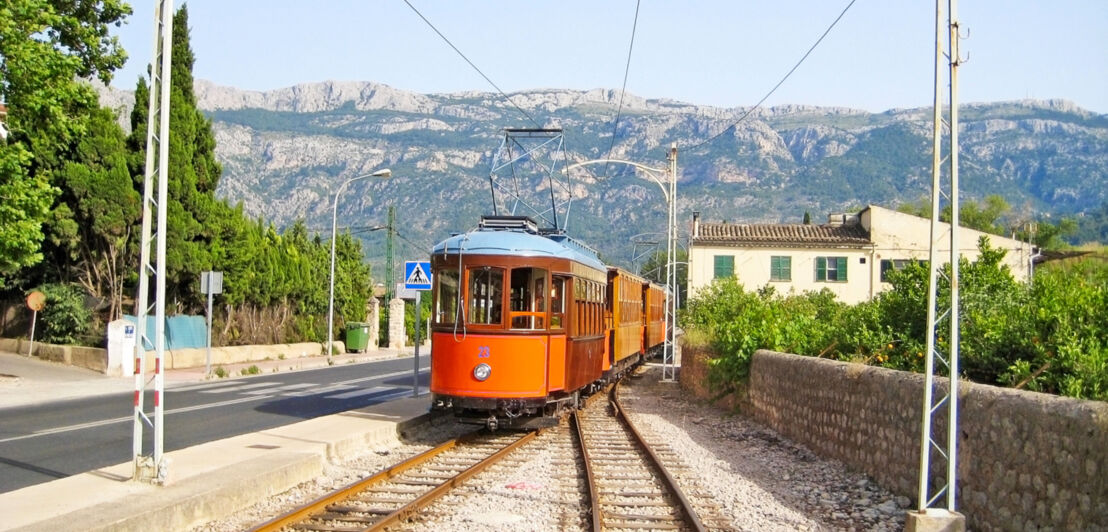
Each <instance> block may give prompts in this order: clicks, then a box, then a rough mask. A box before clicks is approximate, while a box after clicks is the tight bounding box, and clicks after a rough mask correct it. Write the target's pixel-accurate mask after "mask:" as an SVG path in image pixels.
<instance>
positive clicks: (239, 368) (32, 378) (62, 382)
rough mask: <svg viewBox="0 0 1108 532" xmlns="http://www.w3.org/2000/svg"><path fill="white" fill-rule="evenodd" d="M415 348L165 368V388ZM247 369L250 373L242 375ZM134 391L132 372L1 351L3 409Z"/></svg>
mask: <svg viewBox="0 0 1108 532" xmlns="http://www.w3.org/2000/svg"><path fill="white" fill-rule="evenodd" d="M413 350H414V348H413V347H405V348H404V349H399V350H398V349H387V348H378V349H376V350H366V351H365V352H364V353H346V354H342V355H334V356H332V357H331V359H330V360H328V359H327V357H325V356H312V357H300V358H290V359H285V360H258V361H253V362H244V363H240V364H227V365H221V366H212V372H213V375H212V376H211V377H210V379H208V378H205V375H204V367H203V366H200V367H194V368H183V369H171V370H167V371H166V372H165V388H166V390H172V389H173V387H174V386H179V385H182V384H185V383H196V382H201V381H205V380H219V379H220V377H218V376H216V375H214V373H217V372H218V370H219V369H220V368H222V369H223V371H225V372H226V375H227V376H226V377H224V378H239V377H243V376H247V375H250V374H256V375H268V374H271V373H278V372H284V371H296V370H302V369H312V368H321V367H325V366H328V365H341V364H354V363H358V362H371V361H374V360H386V359H390V358H408V357H411V356H412V353H413ZM430 352H431V349H430V348H429V347H427V346H420V348H419V356H420V358H422V357H426V356H430ZM253 366H256V367H257V368H258V372H257V373H251V372H252V370H251V369H250V368H251V367H253ZM244 370H245V371H246V372H247V373H243V372H244ZM146 378H147V380H149V383H148V384H147V385H146V389H148V390H152V389H153V388H154V382H153V378H154V375H153V373H150V372H147V374H146ZM134 390H135V377H134V376H133V375H129V376H126V377H108V376H105V375H103V374H100V373H97V372H94V371H92V370H88V369H84V368H78V367H73V366H67V365H65V364H59V363H57V362H50V361H47V360H42V359H39V358H37V357H28V356H26V355H20V354H17V353H12V352H10V351H0V408H7V407H12V406H25V405H31V404H40V403H45V402H49V401H57V400H62V399H74V398H79V397H88V396H95V395H105V394H111V393H123V392H133V391H134Z"/></svg>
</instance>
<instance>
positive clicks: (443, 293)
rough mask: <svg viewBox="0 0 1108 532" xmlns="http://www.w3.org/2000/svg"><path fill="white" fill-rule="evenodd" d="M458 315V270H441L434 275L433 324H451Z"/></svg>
mask: <svg viewBox="0 0 1108 532" xmlns="http://www.w3.org/2000/svg"><path fill="white" fill-rule="evenodd" d="M457 315H458V270H455V269H445V268H444V269H441V270H439V271H438V272H437V273H436V274H435V322H437V323H453V322H454V319H455V317H456V316H457Z"/></svg>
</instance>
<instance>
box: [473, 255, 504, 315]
mask: <svg viewBox="0 0 1108 532" xmlns="http://www.w3.org/2000/svg"><path fill="white" fill-rule="evenodd" d="M468 296H469V316H468V321H469V323H472V324H475V325H498V324H500V323H501V319H502V317H503V315H502V314H503V308H502V307H503V303H502V301H503V296H504V270H503V269H502V268H491V267H488V266H485V267H482V268H472V269H470V270H469V294H468Z"/></svg>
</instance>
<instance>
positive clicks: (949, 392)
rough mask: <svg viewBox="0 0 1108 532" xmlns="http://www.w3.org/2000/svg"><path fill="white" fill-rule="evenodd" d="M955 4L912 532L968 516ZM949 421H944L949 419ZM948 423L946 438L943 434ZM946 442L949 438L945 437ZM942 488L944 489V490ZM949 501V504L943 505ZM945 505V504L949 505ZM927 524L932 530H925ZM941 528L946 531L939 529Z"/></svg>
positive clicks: (949, 525)
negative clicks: (961, 427)
mask: <svg viewBox="0 0 1108 532" xmlns="http://www.w3.org/2000/svg"><path fill="white" fill-rule="evenodd" d="M944 1H945V2H947V4H948V8H949V18H948V20H947V21H946V22H947V23H946V26H947V27H946V28H943V23H944V21H943V2H944ZM955 7H956V0H936V2H935V101H934V109H933V113H934V131H933V138H932V140H933V145H932V156H933V157H932V167H931V176H932V180H931V250H930V253H929V261H928V268H929V270H930V273H929V281H928V293H927V342H926V344H927V346H926V351H927V359H926V365H925V368H926V369H925V384H924V390H923V409H922V418H923V419H922V427H921V430H920V468H919V496H918V500H917V511H915V512H908V516H907V523H906V529H908V530H940V529H941V530H965V516H964V515H962V514H959V513H957V512H955V502H956V500H957V491H956V490H957V484H958V482H957V472H958V347H959V334H960V330H959V312H958V311H959V308H958V304H959V297H958V290H959V286H958V259H959V257H960V256H961V249H960V248H959V242H958V236H959V235H958V233H959V221H958V210H959V205H958V66H959V63H960V62H961V56H960V55H959V54H960V52H959V49H958V39H959V38H960V37H961V36H960V34H959V27H958V21H957V17H956V15H955ZM944 33H946V40H947V44H948V51H947V52H946V53H944V52H943V40H944V36H943V34H944ZM944 56H945V59H946V62H948V63H949V74H950V93H949V98H950V101H949V111H950V116H949V120H944V117H943V104H944V101H943V93H942V78H943V75H942V74H943V72H942V71H943V68H942V67H943V63H944ZM944 125H945V126H946V129H947V131H948V132H949V135H950V139H949V140H950V153H949V155H948V157H946V158H945V162H947V163H948V164H949V165H950V166H949V178H950V182H949V190H945V191H944V190H943V183H942V179H941V174H942V168H943V163H944V158H943V157H942V153H941V151H942V145H943V142H942V141H943V126H944ZM944 196H945V197H946V198H948V199H949V201H950V224H949V225H948V226H947V227H948V228H949V231H950V234H949V235H943V234H942V231H943V230H944V228H943V225H944V224H942V223H941V222H940V221H939V215H940V213H941V212H942V205H941V199H942V197H944ZM944 236H946V242H947V243H949V246H950V255H949V259H948V260H949V263H950V272H951V273H950V278H949V279H948V281H949V282H950V303H949V306H947V305H943V307H942V308H939V304H940V303H939V299H938V293H939V288H938V282H939V277H940V276H941V275H942V264H941V262H940V256H939V252H940V248H941V246H942V244H943V240H944ZM944 320H948V321H947V324H948V330H947V331H946V332H947V334H946V337H947V340H946V345H945V346H944V345H942V344H943V331H942V328H943V321H944ZM936 360H937V361H938V362H939V363H941V364H942V365H943V366H946V368H947V370H948V375H947V377H948V383H949V384H948V387H947V389H946V390H943V389H942V387H941V386H939V383H937V382H936V377H937V376H939V375H937V373H938V372H937V369H938V368H937V366H936ZM944 415H945V416H944ZM943 417H945V418H946V419H945V432H946V434H942V432H943V431H942V429H941V428H940V427H942V425H943V421H944V419H943ZM944 436H945V437H944ZM932 458H934V459H935V461H936V462H937V463H941V462H942V461H945V462H946V464H945V465H946V475H945V479H943V478H942V477H941V476H940V475H935V477H936V478H935V484H936V485H937V489H932V486H930V482H931V480H932V479H931V465H932ZM940 484H941V485H940ZM943 499H945V501H944V500H943ZM944 503H945V504H944ZM924 523H929V526H928V527H926V528H921V527H924ZM940 523H941V525H940Z"/></svg>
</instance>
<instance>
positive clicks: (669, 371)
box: [566, 142, 677, 381]
mask: <svg viewBox="0 0 1108 532" xmlns="http://www.w3.org/2000/svg"><path fill="white" fill-rule="evenodd" d="M667 159H668V160H669V169H668V170H664V169H661V168H651V167H649V166H646V165H642V164H639V163H634V162H631V161H624V160H620V159H594V160H590V161H583V162H580V163H576V164H571V165H569V166H567V167H566V171H567V172H568V171H570V170H572V169H574V168H577V167H580V166H586V165H590V164H608V163H617V164H626V165H629V166H633V167H635V168H637V169H639V170H642V171H643V172H644V173H645V174H646V175H647V176H648V177H650V179H651V180H653V181H654V182H655V183H657V184H658V187H659V188H661V189H662V196H663V197H664V198H665V200H666V302H665V305H666V310H665V324H666V337H665V344H664V347H663V350H662V380H663V381H672V380H673V379H674V374H675V373H676V367H675V365H676V360H675V359H674V355H675V351H674V348H675V346H674V341H675V340H676V329H677V308H676V307H677V305H676V298H677V266H676V265H675V264H674V261H676V260H677V250H676V245H677V143H676V142H675V143H673V144H671V145H670V148H669V157H667ZM659 176H662V177H669V189H668V190H667V189H666V185H665V184H663V182H662V179H660V178H659Z"/></svg>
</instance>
